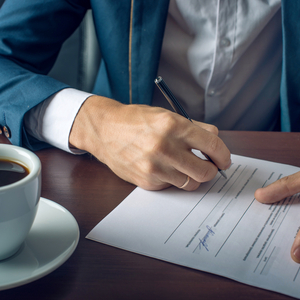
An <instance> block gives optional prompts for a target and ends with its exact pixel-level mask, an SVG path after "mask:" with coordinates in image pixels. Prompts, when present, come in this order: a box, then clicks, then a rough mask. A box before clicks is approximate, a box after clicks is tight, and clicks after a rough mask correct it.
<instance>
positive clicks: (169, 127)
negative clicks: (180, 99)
mask: <svg viewBox="0 0 300 300" xmlns="http://www.w3.org/2000/svg"><path fill="white" fill-rule="evenodd" d="M160 117H161V118H160V121H159V127H160V128H161V131H162V132H163V133H164V134H165V135H168V134H170V133H171V132H173V131H174V130H175V128H176V127H177V124H178V122H177V121H176V119H175V118H174V115H173V114H172V113H170V112H168V111H167V112H163V113H161V115H160Z"/></svg>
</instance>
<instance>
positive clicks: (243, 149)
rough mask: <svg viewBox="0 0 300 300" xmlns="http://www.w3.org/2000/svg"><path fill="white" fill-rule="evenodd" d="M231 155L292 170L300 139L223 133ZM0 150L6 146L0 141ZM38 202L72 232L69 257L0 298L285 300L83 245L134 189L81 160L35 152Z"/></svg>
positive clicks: (285, 135)
mask: <svg viewBox="0 0 300 300" xmlns="http://www.w3.org/2000/svg"><path fill="white" fill-rule="evenodd" d="M220 136H221V137H222V139H223V140H224V141H225V143H226V144H227V146H228V147H229V149H230V150H231V152H232V153H235V154H240V155H246V156H251V157H255V158H261V159H266V160H272V161H277V162H281V163H287V164H292V165H296V166H299V167H300V151H299V150H300V133H279V132H277V133H276V132H269V133H267V132H229V131H223V132H221V133H220ZM0 143H7V140H6V139H5V138H4V136H0ZM37 155H38V156H39V157H40V159H41V161H42V168H43V171H42V177H43V183H42V184H43V185H42V196H43V197H45V198H48V199H50V200H53V201H55V202H57V203H59V204H61V205H63V206H64V207H65V208H66V209H68V210H69V211H70V212H71V213H72V214H73V215H74V217H75V218H76V220H77V222H78V224H79V228H80V235H81V236H80V241H79V244H78V246H77V249H76V250H75V252H74V253H73V255H72V256H71V257H70V258H69V259H68V260H67V261H66V262H65V263H64V264H63V265H62V266H61V267H59V268H58V269H57V270H55V271H54V272H52V273H51V274H49V275H47V276H45V277H43V278H41V279H39V280H37V281H35V282H32V283H29V284H27V285H23V286H20V287H17V288H14V289H10V290H5V291H1V292H0V299H1V300H6V299H9V300H15V299H22V300H24V299H30V300H34V299H38V300H41V299H70V300H76V299H78V300H91V299H143V300H144V299H199V298H200V299H206V300H207V299H249V300H250V299H251V300H253V299H255V300H259V299H272V300H274V299H291V298H290V297H287V296H283V295H280V294H277V293H273V292H269V291H265V290H262V289H258V288H254V287H251V286H248V285H245V284H241V283H238V282H235V281H233V280H230V279H227V278H223V277H220V276H216V275H213V274H208V273H204V272H200V271H196V270H192V269H188V268H185V267H181V266H177V265H173V264H170V263H167V262H163V261H159V260H156V259H152V258H149V257H144V256H141V255H137V254H134V253H130V252H127V251H123V250H120V249H116V248H113V247H109V246H106V245H103V244H100V243H96V242H93V241H90V240H87V239H85V236H86V235H87V233H88V232H89V231H90V230H91V229H92V228H93V227H94V226H95V225H96V224H97V223H98V222H99V221H100V220H101V219H102V218H104V217H105V216H106V215H107V214H108V213H109V212H110V211H112V210H113V209H114V208H115V207H116V206H117V205H118V204H119V203H120V202H121V201H122V200H123V199H124V198H125V197H126V196H127V195H128V194H129V193H130V192H131V191H132V190H133V189H134V188H135V187H134V186H133V185H131V184H129V183H127V182H124V181H123V180H121V179H119V178H118V177H117V176H116V175H114V174H113V173H112V172H111V171H110V170H109V169H108V168H107V167H106V166H105V165H103V164H101V163H100V162H97V161H96V160H95V159H94V158H92V157H91V156H89V155H82V156H75V155H71V154H68V153H65V152H63V151H61V150H58V149H47V150H42V151H38V152H37Z"/></svg>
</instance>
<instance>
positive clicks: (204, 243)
mask: <svg viewBox="0 0 300 300" xmlns="http://www.w3.org/2000/svg"><path fill="white" fill-rule="evenodd" d="M206 228H207V233H206V234H205V236H204V237H203V239H199V240H200V243H199V249H200V250H201V248H202V247H204V248H205V249H206V251H209V249H208V243H207V240H208V238H209V237H210V236H214V235H215V232H214V231H213V230H212V229H211V227H210V226H208V225H206Z"/></svg>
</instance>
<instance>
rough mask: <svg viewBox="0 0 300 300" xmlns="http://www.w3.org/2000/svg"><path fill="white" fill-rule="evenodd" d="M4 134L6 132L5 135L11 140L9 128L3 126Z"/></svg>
mask: <svg viewBox="0 0 300 300" xmlns="http://www.w3.org/2000/svg"><path fill="white" fill-rule="evenodd" d="M2 129H3V132H4V135H5V136H6V137H7V138H8V139H9V138H10V136H11V134H10V130H9V128H8V127H7V126H3V128H2Z"/></svg>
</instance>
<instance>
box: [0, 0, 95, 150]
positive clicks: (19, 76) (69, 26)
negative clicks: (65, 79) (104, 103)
mask: <svg viewBox="0 0 300 300" xmlns="http://www.w3.org/2000/svg"><path fill="white" fill-rule="evenodd" d="M88 2H89V1H86V0H26V1H20V0H6V1H5V2H4V4H3V6H2V7H1V9H0V126H6V128H8V131H9V136H10V138H9V139H10V141H11V142H12V143H13V144H15V145H21V146H25V147H28V148H30V149H32V150H37V149H40V148H43V147H45V146H47V145H45V144H44V143H41V142H39V141H37V140H35V139H33V138H31V137H30V136H28V135H27V134H26V132H25V129H24V127H23V117H24V114H25V113H26V112H27V111H28V110H30V109H31V108H33V107H34V106H36V105H37V104H39V103H40V102H42V101H43V100H45V99H47V98H48V97H50V96H51V95H53V94H54V93H56V92H58V91H59V90H61V89H63V88H66V87H67V86H66V85H65V84H64V83H62V82H59V81H57V80H55V79H53V78H51V77H49V76H47V73H48V72H49V71H50V69H51V67H52V66H53V64H54V62H55V60H56V57H57V55H58V53H59V50H60V48H61V45H62V43H63V42H64V41H65V40H66V39H67V38H68V37H69V36H70V35H71V34H72V33H73V31H74V30H75V29H76V28H77V27H78V26H79V24H80V22H81V21H82V18H83V17H84V14H85V12H86V10H87V8H88Z"/></svg>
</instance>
